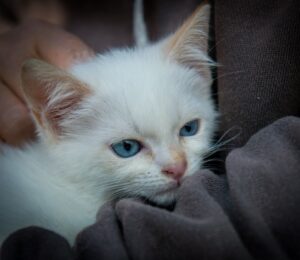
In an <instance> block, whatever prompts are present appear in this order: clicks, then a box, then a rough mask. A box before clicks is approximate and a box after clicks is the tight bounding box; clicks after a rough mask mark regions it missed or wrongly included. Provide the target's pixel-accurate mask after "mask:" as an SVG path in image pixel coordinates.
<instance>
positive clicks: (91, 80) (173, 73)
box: [74, 48, 206, 135]
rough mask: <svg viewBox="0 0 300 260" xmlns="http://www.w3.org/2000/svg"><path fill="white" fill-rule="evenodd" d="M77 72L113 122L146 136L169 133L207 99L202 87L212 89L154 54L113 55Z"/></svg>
mask: <svg viewBox="0 0 300 260" xmlns="http://www.w3.org/2000/svg"><path fill="white" fill-rule="evenodd" d="M74 69H75V75H76V76H77V77H79V78H80V79H81V80H83V81H84V82H86V83H88V84H89V85H90V86H91V87H92V88H94V89H95V93H96V95H97V96H98V98H99V100H101V102H99V104H100V103H101V104H102V105H103V106H105V108H102V109H104V110H105V111H106V113H105V114H106V115H107V116H108V118H109V117H110V119H114V120H119V124H120V125H121V122H122V121H124V122H123V123H124V124H127V125H130V127H131V128H134V129H135V130H136V131H138V132H141V134H143V135H155V133H157V132H159V134H160V135H161V134H162V132H164V131H166V132H169V131H170V130H171V128H173V127H175V126H176V124H178V121H179V120H180V117H182V116H184V114H185V113H188V112H190V111H187V110H191V109H190V107H191V106H192V102H191V99H193V97H194V96H195V95H200V96H201V88H202V87H201V84H203V85H204V84H206V83H205V82H204V81H203V82H202V79H201V77H199V76H198V75H197V74H196V73H195V72H194V71H191V70H188V69H185V68H184V67H181V66H179V65H178V64H176V63H173V62H170V61H168V60H167V59H166V58H165V57H163V55H162V53H160V52H159V51H157V50H155V49H154V48H149V49H146V50H138V51H137V50H136V51H117V52H112V53H111V54H110V55H108V56H104V57H103V56H101V57H98V58H97V59H95V60H93V61H91V62H90V63H86V64H83V65H79V66H77V67H75V68H74ZM205 88H206V86H203V90H204V89H205ZM196 89H197V91H196V92H197V94H196V93H195V90H196ZM199 93H200V94H199ZM100 109H101V108H100ZM117 118H118V119H117ZM124 126H125V125H124ZM124 126H123V127H124ZM120 127H122V126H120ZM166 134H167V133H166Z"/></svg>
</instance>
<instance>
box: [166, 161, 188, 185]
mask: <svg viewBox="0 0 300 260" xmlns="http://www.w3.org/2000/svg"><path fill="white" fill-rule="evenodd" d="M186 168H187V162H186V160H182V161H178V162H176V163H173V164H170V165H168V166H165V167H163V168H162V170H161V171H162V173H163V174H165V175H167V176H169V177H171V178H173V179H174V180H176V181H177V182H178V181H179V180H180V179H181V177H182V176H183V175H184V173H185V171H186Z"/></svg>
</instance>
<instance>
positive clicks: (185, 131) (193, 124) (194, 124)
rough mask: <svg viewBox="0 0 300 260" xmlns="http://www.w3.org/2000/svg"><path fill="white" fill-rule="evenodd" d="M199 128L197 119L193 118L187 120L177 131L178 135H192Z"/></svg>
mask: <svg viewBox="0 0 300 260" xmlns="http://www.w3.org/2000/svg"><path fill="white" fill-rule="evenodd" d="M198 129H199V120H198V119H195V120H192V121H190V122H187V123H186V124H185V125H184V126H183V127H182V128H181V129H180V131H179V135H180V136H192V135H195V134H197V132H198Z"/></svg>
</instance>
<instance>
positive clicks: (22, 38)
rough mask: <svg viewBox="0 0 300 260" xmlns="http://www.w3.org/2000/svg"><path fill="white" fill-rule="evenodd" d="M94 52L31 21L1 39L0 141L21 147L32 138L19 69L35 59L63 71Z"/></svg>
mask: <svg viewBox="0 0 300 260" xmlns="http://www.w3.org/2000/svg"><path fill="white" fill-rule="evenodd" d="M92 55H93V51H92V50H91V49H90V48H89V47H88V46H87V45H86V44H85V43H83V42H82V41H81V40H80V39H78V38H77V37H76V36H74V35H72V34H70V33H68V32H66V31H64V30H62V29H61V28H59V27H56V26H54V25H50V24H48V23H44V22H39V21H34V22H30V23H26V24H24V25H21V26H19V27H17V28H15V29H14V30H11V31H9V32H7V33H5V34H1V35H0V140H1V141H2V142H5V143H8V144H11V145H21V144H22V143H23V142H24V141H26V140H29V139H32V138H33V137H34V124H33V122H32V119H31V117H30V114H29V110H28V108H27V107H26V104H25V102H24V98H23V94H22V89H21V67H22V64H23V62H24V61H25V60H27V59H29V58H38V59H41V60H45V61H46V62H48V63H50V64H53V65H55V66H57V67H59V68H62V69H66V68H68V67H69V66H70V65H72V64H74V63H75V62H76V61H82V60H85V59H87V58H89V57H91V56H92Z"/></svg>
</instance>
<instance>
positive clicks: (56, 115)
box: [45, 92, 85, 134]
mask: <svg viewBox="0 0 300 260" xmlns="http://www.w3.org/2000/svg"><path fill="white" fill-rule="evenodd" d="M84 97H85V94H84V93H82V92H78V93H77V92H73V93H71V95H68V96H67V97H64V98H62V99H61V100H58V102H57V103H56V104H55V105H51V106H49V107H48V109H47V110H46V111H45V118H46V119H47V120H48V122H49V123H50V125H51V127H52V129H53V131H55V132H56V134H59V133H61V132H62V131H63V129H62V127H61V122H63V120H64V119H66V118H67V117H68V116H69V115H70V114H71V113H72V111H75V110H76V108H78V106H79V104H80V103H81V101H82V100H83V98H84Z"/></svg>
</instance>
